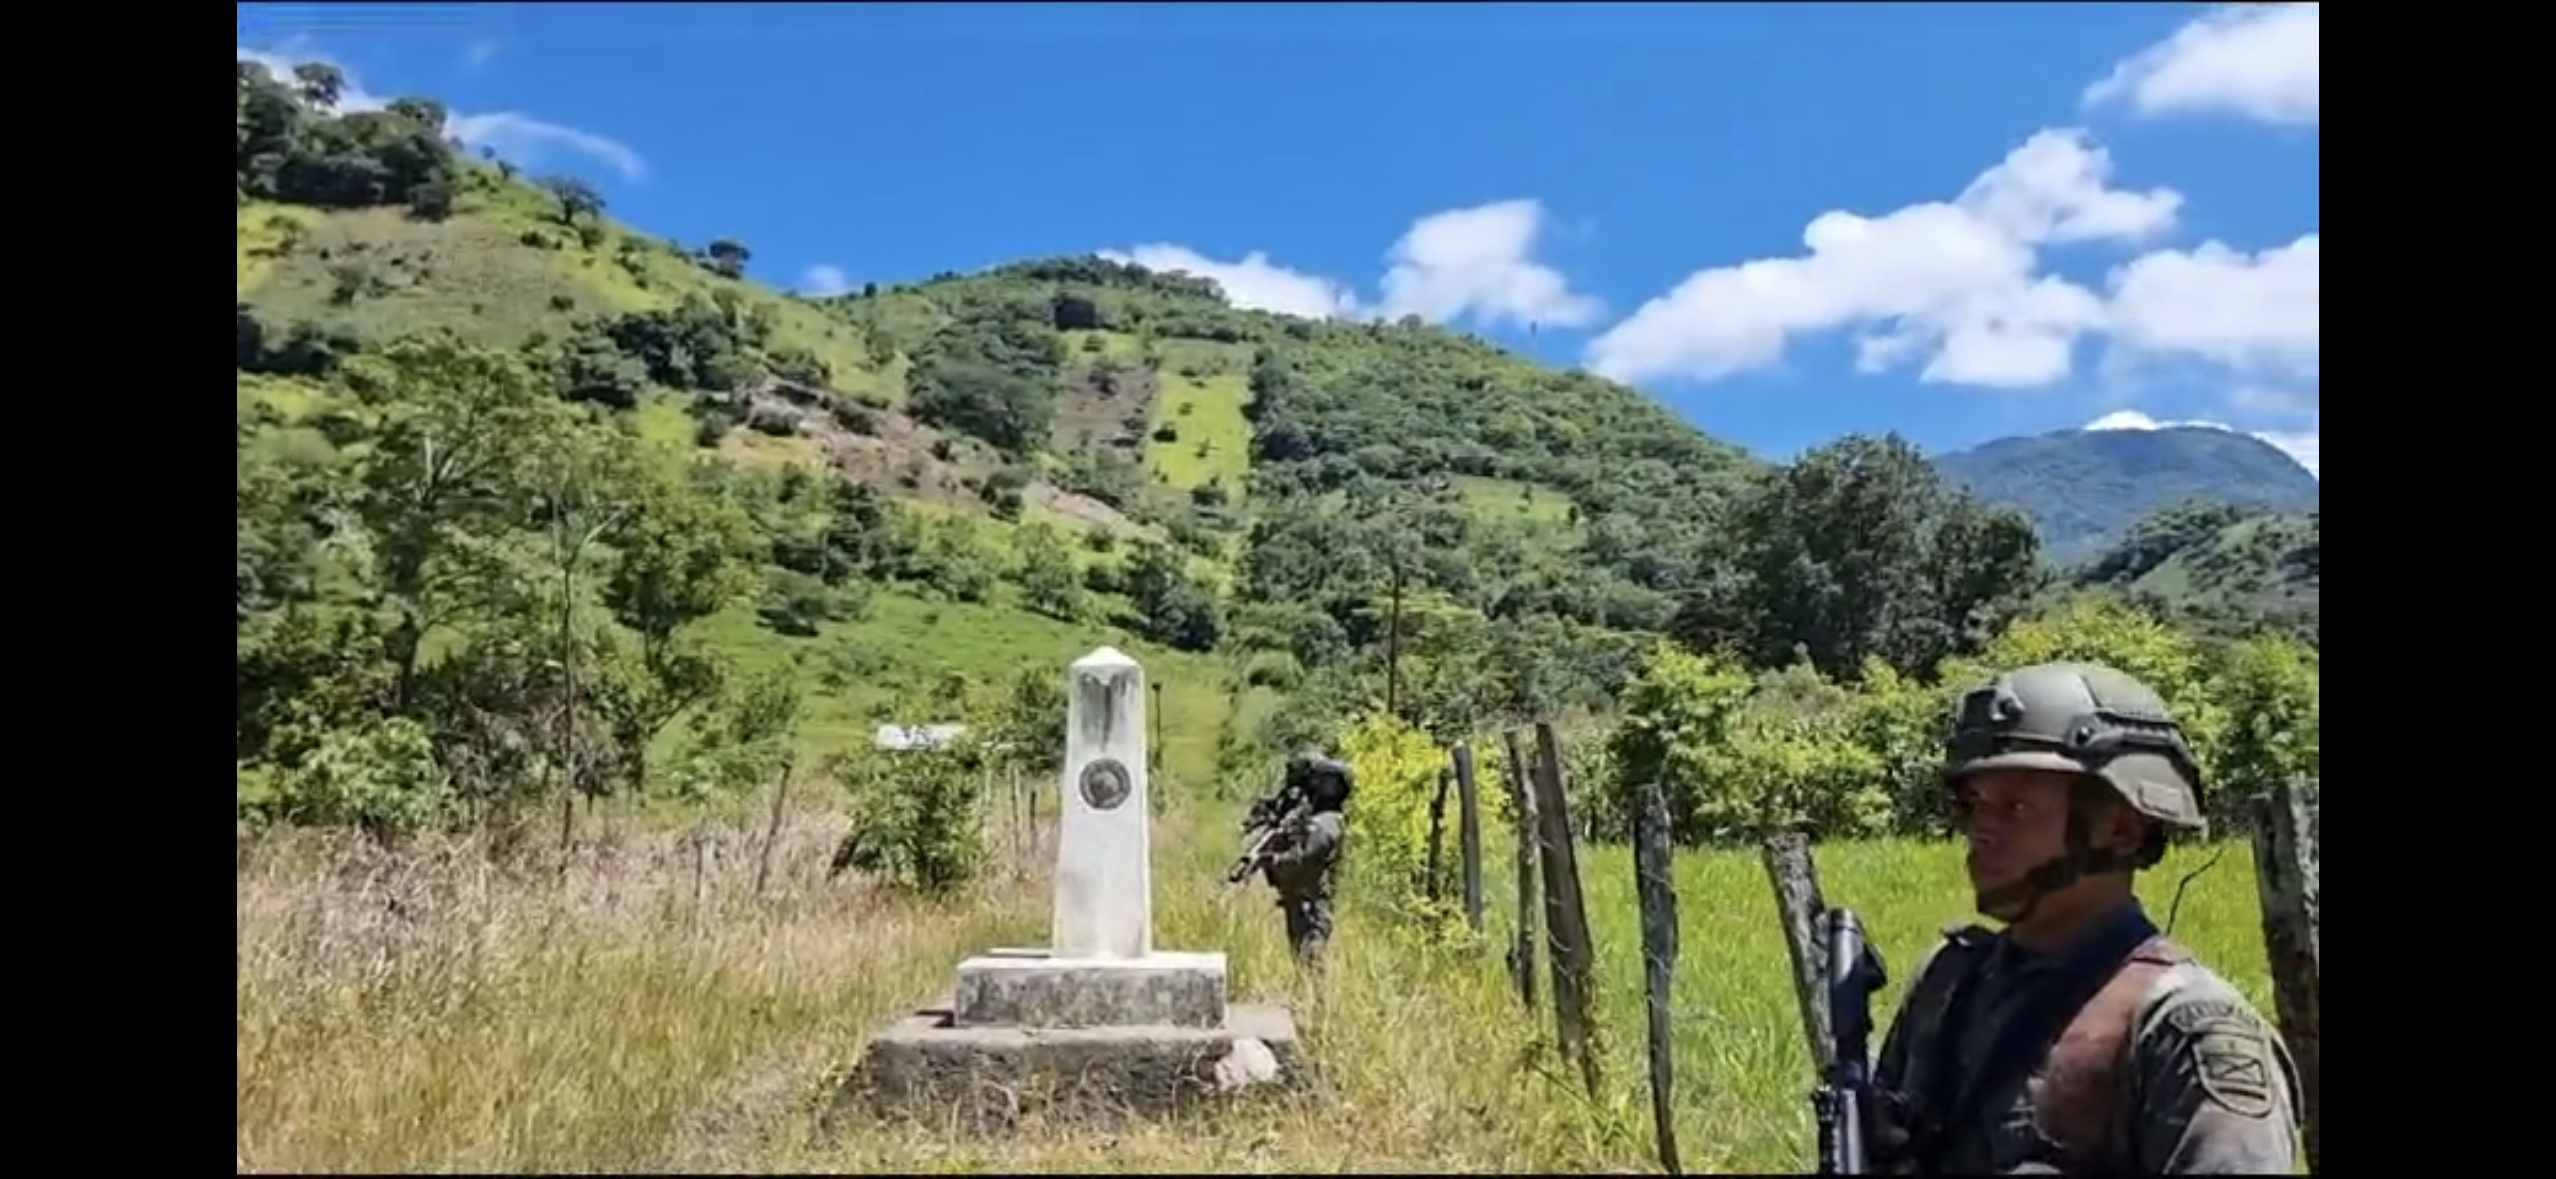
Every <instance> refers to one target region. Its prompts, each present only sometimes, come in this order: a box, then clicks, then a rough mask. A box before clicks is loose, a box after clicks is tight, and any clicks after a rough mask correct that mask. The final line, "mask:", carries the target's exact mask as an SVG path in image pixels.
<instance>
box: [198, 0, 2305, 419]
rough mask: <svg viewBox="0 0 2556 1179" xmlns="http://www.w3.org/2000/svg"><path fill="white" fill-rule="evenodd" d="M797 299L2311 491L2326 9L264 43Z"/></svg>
mask: <svg viewBox="0 0 2556 1179" xmlns="http://www.w3.org/2000/svg"><path fill="white" fill-rule="evenodd" d="M238 24H239V29H238V34H239V35H238V45H239V48H240V50H241V52H242V54H243V55H252V54H255V55H272V56H274V57H277V58H284V59H300V58H323V59H326V60H330V61H333V62H335V63H337V64H339V65H340V66H342V67H344V68H345V69H346V70H348V71H349V73H350V74H351V75H352V76H353V78H354V79H355V80H356V82H357V84H358V86H359V88H360V89H361V90H362V91H363V92H365V93H367V94H370V95H375V96H394V95H399V94H407V93H416V94H424V95H428V96H432V97H435V98H439V99H442V100H444V101H445V102H447V103H448V104H449V105H450V106H452V107H453V108H454V110H455V111H456V116H455V122H454V126H453V130H454V132H455V133H456V134H457V135H459V136H461V137H462V138H464V139H466V140H470V141H473V142H475V143H480V144H484V145H487V146H490V147H493V148H494V149H495V150H497V151H499V152H501V153H504V154H506V155H509V156H511V157H514V158H516V159H518V160H519V161H521V162H523V163H524V164H526V165H527V166H528V167H530V168H532V169H535V170H537V171H565V172H573V173H576V174H579V175H582V176H585V177H587V178H589V179H590V180H593V181H594V182H596V183H597V184H598V185H599V186H600V187H601V188H602V189H603V191H604V192H605V193H606V194H607V195H608V196H609V197H610V199H611V202H612V206H613V211H614V213H615V214H616V215H618V216H620V217H622V218H624V219H626V220H628V221H630V222H631V223H633V224H635V225H637V226H639V227H641V228H643V229H645V230H648V231H650V232H652V233H657V234H661V235H665V236H669V237H673V238H675V239H677V240H680V241H686V242H701V241H706V240H708V239H710V238H712V237H719V236H726V237H733V238H736V239H738V240H741V241H744V242H746V243H747V244H748V245H749V246H750V247H751V248H752V249H753V251H754V263H753V269H754V271H755V272H756V274H757V275H758V277H761V278H763V279H764V280H766V281H769V282H772V283H774V284H775V285H779V286H784V287H792V288H796V289H814V288H817V287H821V286H824V285H826V284H828V283H831V282H835V281H849V282H851V283H854V284H858V283H859V282H861V281H863V280H867V279H875V280H880V281H883V282H893V281H900V280H908V279H914V278H919V277H922V276H925V275H928V274H931V273H933V272H936V271H941V270H969V269H974V268H978V267H982V266H987V265H992V264H995V263H1000V262H1005V261H1011V260H1016V259H1020V258H1024V257H1031V256H1041V255H1052V254H1064V253H1087V252H1093V251H1103V252H1110V253H1115V254H1119V255H1124V256H1128V257H1132V258H1135V259H1136V260H1139V261H1142V262H1145V263H1146V264H1148V265H1153V266H1157V267H1159V268H1168V269H1185V270H1191V271H1195V272H1197V273H1202V274H1206V275H1208V276H1210V277H1214V278H1217V279H1218V280H1219V281H1221V282H1223V283H1224V284H1225V285H1226V288H1227V290H1228V292H1229V293H1230V294H1232V295H1233V297H1234V298H1235V299H1236V301H1237V302H1243V303H1246V304H1252V305H1258V306H1263V307H1268V308H1270V309H1273V310H1285V311H1291V312H1296V313H1300V314H1345V315H1366V314H1393V315H1399V314H1418V315H1422V316H1424V317H1426V318H1430V319H1433V320H1439V321H1443V322H1448V323H1451V324H1453V325H1454V326H1457V327H1460V328H1463V329H1464V330H1468V331H1473V332H1477V333H1479V334H1482V335H1485V336H1488V337H1491V338H1493V339H1496V340H1499V341H1500V342H1502V343H1504V344H1507V345H1510V346H1513V347H1517V348H1519V349H1522V350H1524V351H1528V352H1531V353H1534V354H1535V355H1537V356H1539V357H1542V358H1544V359H1546V360H1548V361H1551V362H1553V363H1556V364H1566V365H1567V364H1581V365H1586V366H1588V367H1590V368H1592V369H1594V370H1596V371H1599V372H1602V373H1605V374H1607V375H1611V376H1616V377H1618V378H1620V379H1624V380H1627V381H1629V382H1631V383H1633V384H1635V385H1636V386H1638V387H1640V388H1642V389H1644V390H1646V391H1648V392H1649V393H1651V394H1652V395H1654V396H1656V397H1658V398H1660V399H1661V400H1663V401H1665V402H1667V403H1668V404H1670V405H1671V406H1673V407H1675V408H1676V409H1677V410H1678V411H1679V412H1681V413H1682V414H1684V415H1685V416H1687V417H1688V418H1690V419H1692V420H1693V421H1695V422H1696V423H1697V424H1699V425H1701V426H1703V427H1704V428H1705V429H1707V430H1709V431H1711V432H1713V433H1715V434H1717V435H1721V436H1723V437H1726V438H1730V439H1732V440H1734V441H1737V442H1740V443H1742V444H1744V445H1747V446H1749V447H1750V448H1752V449H1755V450H1757V451H1759V452H1761V453H1765V454H1768V455H1771V456H1776V457H1784V456H1789V455H1791V454H1793V453H1796V452H1798V451H1799V450H1800V449H1802V448H1803V447H1806V446H1809V445H1813V444H1816V443H1818V442H1820V441H1823V440H1825V439H1828V438H1831V437H1834V436H1836V435H1838V434H1842V433H1846V432H1849V431H1881V430H1898V431H1900V432H1902V433H1904V434H1906V435H1908V436H1910V437H1911V438H1913V439H1915V440H1916V441H1917V442H1919V443H1920V444H1921V445H1924V446H1926V447H1928V448H1930V449H1948V448H1954V447H1960V446H1966V445H1970V444H1973V443H1976V442H1979V441H1983V440H1985V439H1988V438H1991V437H1996V436H2001V435H2007V434H2016V433H2027V432H2036V431H2041V430H2052V429H2065V428H2075V427H2081V426H2086V425H2088V424H2091V423H2097V422H2101V423H2103V424H2105V425H2107V426H2127V427H2133V428H2135V427H2140V426H2143V425H2151V424H2154V423H2158V422H2205V423H2216V424H2224V425H2226V426H2228V427H2230V428H2235V429H2241V430H2245V431H2249V432H2254V433H2258V434H2262V435H2264V436H2265V437H2267V438H2271V439H2273V440H2275V441H2276V442H2277V443H2278V444H2280V445H2283V446H2284V447H2285V448H2288V449H2290V450H2292V452H2293V453H2296V454H2299V455H2300V456H2301V457H2302V459H2303V461H2305V462H2307V463H2308V464H2309V465H2310V466H2311V467H2314V466H2316V465H2317V455H2318V450H2317V439H2318V426H2317V409H2318V404H2317V392H2318V383H2317V314H2318V305H2317V282H2318V274H2317V265H2318V237H2317V229H2318V226H2317V94H2318V85H2319V78H2318V72H2317V71H2318V52H2317V44H2318V25H2317V9H2316V7H2315V6H2314V5H2290V6H2249V7H2247V8H2244V9H2216V8H2211V7H2207V6H2200V5H2146V4H2089V5H2055V4H2054V5H2027V4H1983V5H1921V4H1905V5H1897V4H1894V5H1883V4H1855V5H1824V4H1780V5H1752V4H1723V5H1694V6H1688V5H1669V4H1634V5H1614V4H1598V3H1579V4H1555V5H1543V4H1501V5H1470V4H1469V5H1463V6H1456V5H1417V4H1408V5H1406V4H1365V3H1361V4H1334V5H1294V4H1239V3H1234V4H1195V5H1193V4H1181V3H1157V4H1064V3H1053V4H1017V5H973V4H859V5H850V4H847V5H814V4H804V5H801V4H793V5H761V4H720V5H707V6H694V5H684V4H644V5H619V4H600V3H590V4H574V5H559V6H549V5H509V4H488V5H451V4H398V5H387V4H386V5H378V6H355V5H334V4H331V5H318V4H242V5H239V8H238Z"/></svg>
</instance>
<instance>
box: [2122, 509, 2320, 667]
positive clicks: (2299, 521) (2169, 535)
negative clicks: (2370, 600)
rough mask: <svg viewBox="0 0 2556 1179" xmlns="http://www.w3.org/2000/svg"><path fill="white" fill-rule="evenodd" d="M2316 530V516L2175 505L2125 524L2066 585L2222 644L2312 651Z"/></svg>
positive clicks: (2316, 593) (2315, 633)
mask: <svg viewBox="0 0 2556 1179" xmlns="http://www.w3.org/2000/svg"><path fill="white" fill-rule="evenodd" d="M2322 524H2323V519H2322V514H2321V513H2318V512H2309V513H2307V514H2306V515H2294V514H2284V513H2279V512H2273V511H2267V510H2262V509H2249V508H2240V507H2236V506H2234V505H2231V504H2226V503H2219V502H2212V501H2193V502H2187V503H2181V504H2176V505H2174V506H2171V507H2168V508H2166V509H2164V510H2162V511H2159V512H2157V513H2156V514H2155V515H2152V516H2148V517H2146V518H2143V519H2141V520H2139V521H2138V522H2136V523H2134V524H2132V525H2131V526H2130V528H2129V530H2128V531H2127V532H2125V533H2124V534H2123V535H2122V537H2121V539H2120V540H2119V541H2117V542H2115V543H2114V544H2113V545H2112V546H2111V547H2110V548H2107V549H2105V550H2103V551H2102V552H2100V553H2097V554H2096V555H2095V557H2094V559H2093V560H2091V561H2088V562H2087V563H2086V564H2085V565H2084V566H2082V567H2080V568H2079V569H2078V570H2077V571H2076V573H2075V574H2074V577H2073V580H2074V582H2075V584H2077V585H2078V586H2080V587H2084V588H2089V589H2102V590H2106V591H2110V592H2113V593H2117V594H2119V595H2121V596H2124V597H2127V598H2129V599H2130V600H2133V601H2136V602H2139V603H2140V604H2141V605H2143V606H2145V607H2146V608H2148V609H2149V610H2150V611H2151V612H2153V613H2156V614H2158V615H2160V616H2162V617H2166V618H2168V619H2171V620H2172V621H2174V622H2175V623H2176V624H2177V625H2179V626H2182V627H2184V628H2186V629H2191V630H2197V631H2202V632H2206V633H2209V634H2213V635H2217V636H2221V637H2227V638H2242V637H2244V636H2246V635H2249V634H2254V633H2257V632H2260V631H2265V630H2270V631H2275V632H2278V633H2281V634H2285V635H2288V636H2290V637H2292V638H2295V639H2298V640H2300V641H2302V642H2305V643H2307V644H2309V645H2311V646H2313V645H2315V643H2316V641H2317V637H2318V605H2319V601H2318V599H2319V591H2320V589H2321V588H2322V582H2323V578H2322V573H2323V567H2322V561H2321V560H2320V546H2319V542H2318V533H2319V532H2320V530H2321V525H2322Z"/></svg>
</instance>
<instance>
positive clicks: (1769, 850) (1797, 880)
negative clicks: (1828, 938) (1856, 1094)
mask: <svg viewBox="0 0 2556 1179" xmlns="http://www.w3.org/2000/svg"><path fill="white" fill-rule="evenodd" d="M1763 851H1764V854H1765V860H1766V876H1767V879H1769V880H1771V881H1772V882H1774V885H1775V912H1776V916H1777V917H1778V918H1779V919H1781V920H1782V921H1783V923H1784V945H1785V948H1786V949H1788V950H1790V951H1791V953H1792V959H1793V998H1794V1001H1795V1002H1797V1003H1798V1004H1800V1006H1801V1011H1802V1035H1804V1036H1805V1037H1808V1039H1809V1041H1810V1058H1811V1064H1812V1066H1813V1067H1815V1068H1820V1069H1825V1068H1827V1067H1828V1063H1829V1061H1828V1058H1829V1055H1830V1053H1831V1052H1832V1051H1833V1050H1834V1049H1833V1046H1832V1044H1831V1041H1830V1040H1829V1035H1828V1027H1829V1024H1828V951H1827V949H1826V947H1823V946H1821V945H1820V944H1819V933H1818V931H1819V915H1820V914H1821V913H1823V912H1826V911H1827V909H1828V902H1827V900H1826V899H1825V898H1824V897H1822V896H1821V895H1820V891H1819V866H1818V865H1817V864H1815V863H1813V862H1812V861H1811V851H1810V838H1809V837H1808V836H1805V835H1803V834H1801V833H1800V832H1785V833H1783V834H1780V835H1774V836H1770V837H1769V838H1768V839H1767V840H1766V844H1765V847H1764V849H1763Z"/></svg>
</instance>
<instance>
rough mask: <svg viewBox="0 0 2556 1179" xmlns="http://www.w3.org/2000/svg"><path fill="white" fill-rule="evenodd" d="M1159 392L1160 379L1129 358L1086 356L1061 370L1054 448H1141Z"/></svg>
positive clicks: (1051, 435)
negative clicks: (1061, 393)
mask: <svg viewBox="0 0 2556 1179" xmlns="http://www.w3.org/2000/svg"><path fill="white" fill-rule="evenodd" d="M1161 395H1162V378H1161V377H1160V376H1159V375H1157V374H1156V373H1155V372H1154V370H1152V369H1149V368H1145V367H1143V366H1141V365H1139V364H1137V363H1135V362H1134V361H1130V360H1118V359H1111V358H1107V357H1100V358H1093V359H1090V360H1088V361H1087V362H1085V363H1084V364H1083V365H1082V367H1080V368H1078V369H1075V370H1074V371H1072V372H1070V373H1068V374H1067V375H1066V378H1065V395H1064V396H1063V397H1061V398H1058V399H1057V402H1056V423H1055V425H1054V427H1053V428H1051V430H1050V431H1049V438H1050V439H1051V445H1052V446H1053V447H1054V449H1056V450H1058V451H1074V450H1092V449H1099V448H1103V447H1107V448H1111V449H1116V450H1119V451H1121V452H1125V453H1131V454H1133V453H1141V452H1142V451H1143V450H1144V446H1145V431H1147V430H1149V429H1152V428H1153V421H1154V403H1155V401H1156V400H1157V399H1159V398H1160V397H1161Z"/></svg>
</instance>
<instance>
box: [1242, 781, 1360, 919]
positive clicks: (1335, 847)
mask: <svg viewBox="0 0 2556 1179" xmlns="http://www.w3.org/2000/svg"><path fill="white" fill-rule="evenodd" d="M1352 780H1353V775H1352V774H1351V773H1350V772H1349V767H1348V765H1347V764H1345V763H1343V762H1340V761H1337V760H1335V759H1333V758H1330V757H1327V756H1325V755H1323V754H1321V753H1318V752H1312V751H1307V752H1302V753H1298V754H1296V755H1295V756H1294V757H1291V758H1289V759H1287V782H1286V787H1285V792H1301V796H1302V797H1303V799H1304V801H1305V810H1306V812H1307V813H1306V818H1305V820H1304V822H1303V824H1302V825H1301V826H1300V827H1299V828H1298V830H1297V831H1296V832H1295V835H1294V837H1293V838H1291V839H1290V840H1288V842H1287V843H1286V845H1285V846H1283V847H1280V848H1278V849H1277V850H1275V851H1272V852H1270V853H1269V854H1268V855H1267V856H1266V857H1265V858H1264V859H1263V860H1262V878H1263V879H1265V880H1267V881H1268V882H1269V887H1271V888H1273V889H1275V890H1277V892H1278V909H1279V911H1280V912H1281V913H1283V914H1285V916H1286V921H1287V945H1288V946H1289V947H1290V948H1292V949H1294V950H1295V952H1296V958H1297V960H1298V961H1300V962H1303V963H1305V964H1307V965H1312V966H1318V965H1320V964H1321V962H1322V953H1323V950H1324V949H1325V948H1326V947H1328V946H1329V945H1330V943H1331V899H1332V890H1333V888H1334V887H1335V886H1336V885H1337V883H1338V877H1339V874H1340V851H1341V848H1342V847H1343V846H1344V845H1345V844H1346V843H1347V842H1348V824H1347V821H1346V819H1345V817H1344V815H1343V812H1344V811H1345V810H1346V809H1347V807H1348V805H1349V790H1350V783H1351V781H1352Z"/></svg>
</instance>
